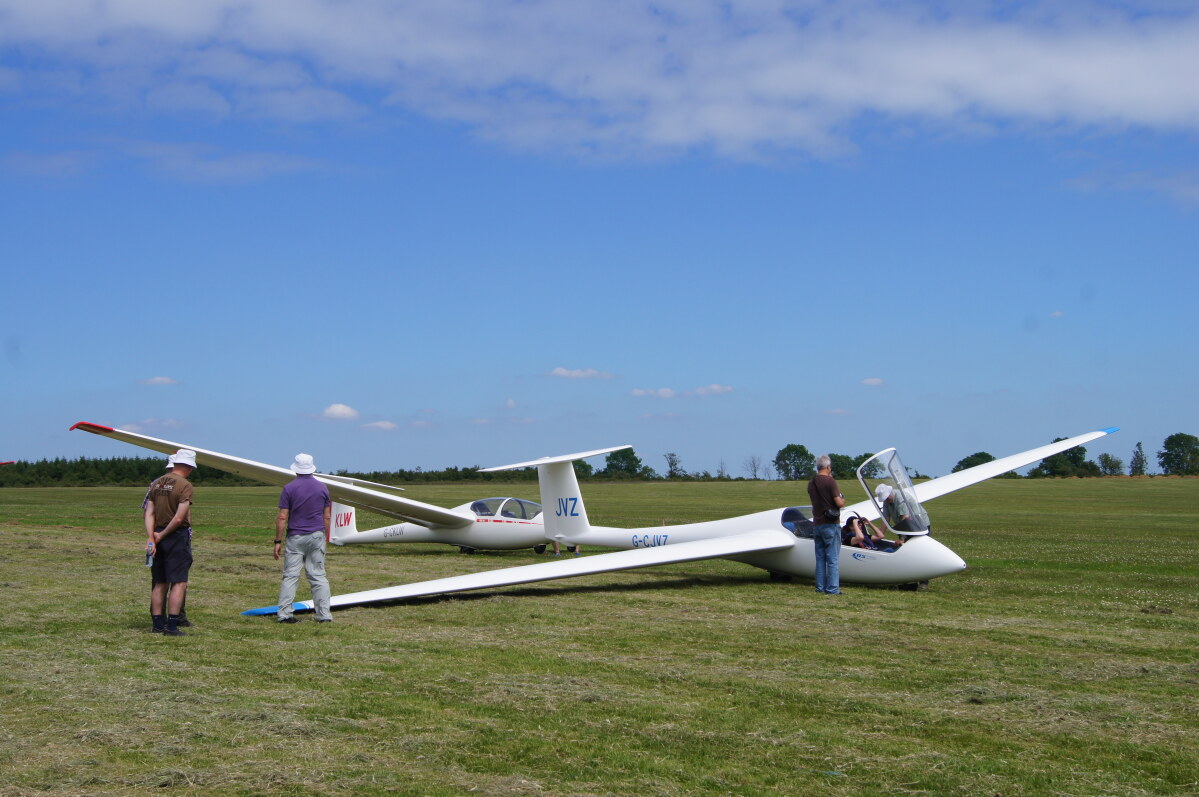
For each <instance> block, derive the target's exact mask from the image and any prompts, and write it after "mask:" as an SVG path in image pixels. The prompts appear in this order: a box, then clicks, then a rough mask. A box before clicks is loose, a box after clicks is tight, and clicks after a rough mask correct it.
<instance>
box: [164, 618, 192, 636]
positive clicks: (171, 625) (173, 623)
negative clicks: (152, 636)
mask: <svg viewBox="0 0 1199 797" xmlns="http://www.w3.org/2000/svg"><path fill="white" fill-rule="evenodd" d="M162 633H164V634H166V635H167V636H187V634H185V633H183V632H182V631H180V630H179V615H177V614H170V615H167V627H166V630H165V631H163V632H162Z"/></svg>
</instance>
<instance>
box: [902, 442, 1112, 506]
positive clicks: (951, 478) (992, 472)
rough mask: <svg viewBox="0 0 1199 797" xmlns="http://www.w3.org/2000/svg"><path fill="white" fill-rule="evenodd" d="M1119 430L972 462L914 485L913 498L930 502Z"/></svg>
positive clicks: (922, 501)
mask: <svg viewBox="0 0 1199 797" xmlns="http://www.w3.org/2000/svg"><path fill="white" fill-rule="evenodd" d="M1119 430H1120V429H1119V427H1117V426H1112V427H1110V428H1107V429H1100V430H1099V431H1097V432H1087V433H1086V434H1080V435H1078V436H1077V437H1071V438H1070V439H1068V440H1059V441H1058V442H1056V443H1050V444H1049V445H1047V446H1041V447H1040V448H1034V449H1031V450H1029V451H1024V452H1021V453H1019V454H1012V455H1011V456H1009V457H1003V458H1001V459H993V460H991V461H990V462H984V463H983V464H981V465H975V466H974V467H973V468H966V469H965V470H960V471H958V472H957V473H951V474H949V475H948V476H942V477H940V478H939V479H933V480H931V481H927V482H923V483H921V484H917V485H916V498H917V499H919V501H920V502H921V503H924V502H925V501H931V500H932V499H934V498H940V497H941V496H943V495H945V494H947V493H952V492H954V491H955V490H960V489H962V488H963V487H969V486H970V485H972V484H978V483H979V482H981V481H986V480H987V479H990V478H993V477H995V476H999V475H1001V474H1004V473H1007V472H1008V471H1009V470H1015V469H1016V468H1023V467H1024V466H1025V465H1031V464H1032V463H1034V462H1036V461H1037V460H1041V459H1045V457H1051V456H1053V455H1054V454H1060V453H1062V452H1063V451H1068V450H1070V449H1071V448H1074V446H1080V445H1082V444H1083V443H1089V442H1090V441H1092V440H1097V439H1098V438H1100V437H1104V436H1105V435H1109V434H1111V433H1112V432H1118V431H1119Z"/></svg>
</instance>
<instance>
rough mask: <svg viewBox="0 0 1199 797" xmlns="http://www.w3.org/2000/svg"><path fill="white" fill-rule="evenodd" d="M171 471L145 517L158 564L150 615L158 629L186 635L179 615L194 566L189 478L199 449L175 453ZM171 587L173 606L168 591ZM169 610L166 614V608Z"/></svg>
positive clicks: (149, 497) (154, 490)
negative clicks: (190, 571)
mask: <svg viewBox="0 0 1199 797" xmlns="http://www.w3.org/2000/svg"><path fill="white" fill-rule="evenodd" d="M173 462H174V467H172V468H171V471H170V473H167V474H165V475H163V476H161V477H159V478H158V479H157V480H155V482H154V483H153V484H151V485H150V489H149V491H148V492H147V493H146V504H145V512H144V514H143V519H144V521H145V525H146V538H147V541H148V548H149V550H150V553H151V554H152V555H153V556H154V563H153V565H152V566H151V568H150V615H151V617H152V619H153V622H154V632H155V633H159V634H167V635H168V636H184V633H183V632H182V631H180V630H179V614H180V612H181V611H182V608H183V601H184V597H185V596H186V595H187V574H188V571H189V570H190V569H191V565H192V541H191V534H192V530H191V505H192V493H193V489H192V483H191V482H189V481H188V480H187V477H188V476H190V475H191V473H192V471H193V470H195V468H196V452H195V451H191V450H189V449H186V448H181V449H179V450H178V451H177V452H175V455H174V459H173ZM168 588H169V589H170V601H169V606H164V604H166V603H168V601H167V590H168ZM164 608H165V609H167V611H168V612H169V613H168V614H166V615H165V616H164V612H163V609H164Z"/></svg>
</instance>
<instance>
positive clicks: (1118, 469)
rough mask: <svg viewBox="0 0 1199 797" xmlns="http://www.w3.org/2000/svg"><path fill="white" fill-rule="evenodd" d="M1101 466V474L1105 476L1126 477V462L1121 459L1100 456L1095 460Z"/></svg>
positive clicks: (1105, 455)
mask: <svg viewBox="0 0 1199 797" xmlns="http://www.w3.org/2000/svg"><path fill="white" fill-rule="evenodd" d="M1095 461H1096V463H1098V465H1099V472H1100V473H1102V474H1103V475H1104V476H1122V475H1124V460H1122V459H1120V458H1119V457H1113V456H1112V455H1111V454H1100V455H1099V456H1098V457H1096V459H1095Z"/></svg>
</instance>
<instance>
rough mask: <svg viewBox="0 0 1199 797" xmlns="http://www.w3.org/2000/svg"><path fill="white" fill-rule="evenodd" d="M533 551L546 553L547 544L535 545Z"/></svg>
mask: <svg viewBox="0 0 1199 797" xmlns="http://www.w3.org/2000/svg"><path fill="white" fill-rule="evenodd" d="M533 553H545V546H544V545H534V546H533Z"/></svg>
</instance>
